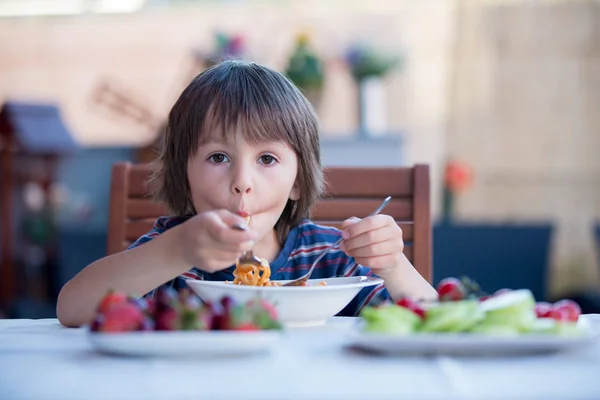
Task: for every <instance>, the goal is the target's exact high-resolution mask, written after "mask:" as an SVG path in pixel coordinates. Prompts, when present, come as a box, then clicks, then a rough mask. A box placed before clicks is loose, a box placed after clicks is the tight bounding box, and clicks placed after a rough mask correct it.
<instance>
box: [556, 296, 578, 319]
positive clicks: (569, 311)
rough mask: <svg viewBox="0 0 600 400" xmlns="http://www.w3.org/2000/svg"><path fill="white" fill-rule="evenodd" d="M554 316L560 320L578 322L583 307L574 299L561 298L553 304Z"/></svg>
mask: <svg viewBox="0 0 600 400" xmlns="http://www.w3.org/2000/svg"><path fill="white" fill-rule="evenodd" d="M552 311H553V313H554V314H553V317H554V318H555V319H557V318H558V317H559V316H560V318H561V319H557V320H559V321H572V322H577V320H578V319H579V315H581V307H579V304H577V303H576V302H574V301H573V300H560V301H557V302H556V303H554V304H553V305H552Z"/></svg>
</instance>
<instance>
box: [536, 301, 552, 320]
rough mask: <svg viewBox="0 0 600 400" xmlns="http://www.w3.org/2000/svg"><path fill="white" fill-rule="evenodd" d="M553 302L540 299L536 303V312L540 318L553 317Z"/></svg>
mask: <svg viewBox="0 0 600 400" xmlns="http://www.w3.org/2000/svg"><path fill="white" fill-rule="evenodd" d="M551 312H552V304H550V303H547V302H545V301H539V302H537V303H536V304H535V314H536V315H537V317H538V318H551Z"/></svg>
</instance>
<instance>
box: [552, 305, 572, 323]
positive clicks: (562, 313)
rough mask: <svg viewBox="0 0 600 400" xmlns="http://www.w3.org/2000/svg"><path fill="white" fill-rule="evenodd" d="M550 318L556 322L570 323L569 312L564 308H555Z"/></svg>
mask: <svg viewBox="0 0 600 400" xmlns="http://www.w3.org/2000/svg"><path fill="white" fill-rule="evenodd" d="M548 316H549V317H550V318H552V319H554V320H555V321H570V316H569V312H568V311H567V310H565V309H564V308H553V309H552V310H550V313H549V315H548Z"/></svg>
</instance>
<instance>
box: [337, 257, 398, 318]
mask: <svg viewBox="0 0 600 400" xmlns="http://www.w3.org/2000/svg"><path fill="white" fill-rule="evenodd" d="M338 276H344V277H348V276H370V277H375V278H378V276H377V275H375V274H374V273H373V271H371V269H370V268H367V267H365V266H363V265H360V264H358V263H356V261H355V260H354V258H353V257H346V261H345V262H344V263H343V264H342V265H340V267H339V270H338ZM390 299H391V296H390V294H389V293H388V291H387V289H386V288H385V285H384V284H383V283H381V284H379V285H377V286H369V287H366V288H363V289H361V291H360V292H358V294H357V295H356V296H355V297H354V299H352V301H351V302H350V303H349V304H348V305H347V306H346V307H345V308H344V309H343V310H342V311H340V313H339V314H338V315H340V316H346V317H357V316H359V315H360V312H361V311H362V310H363V308H365V307H366V306H368V305H377V304H380V303H382V302H384V301H388V300H390Z"/></svg>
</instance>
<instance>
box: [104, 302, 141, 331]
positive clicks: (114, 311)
mask: <svg viewBox="0 0 600 400" xmlns="http://www.w3.org/2000/svg"><path fill="white" fill-rule="evenodd" d="M143 320H144V314H143V313H142V311H141V310H140V309H139V308H138V307H136V306H135V305H134V304H131V303H127V302H125V303H121V304H115V305H113V306H112V307H111V308H110V309H109V310H108V311H107V312H106V313H105V314H104V323H103V324H102V326H101V327H100V330H101V331H102V332H129V331H136V330H139V329H140V328H141V326H142V323H143Z"/></svg>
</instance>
